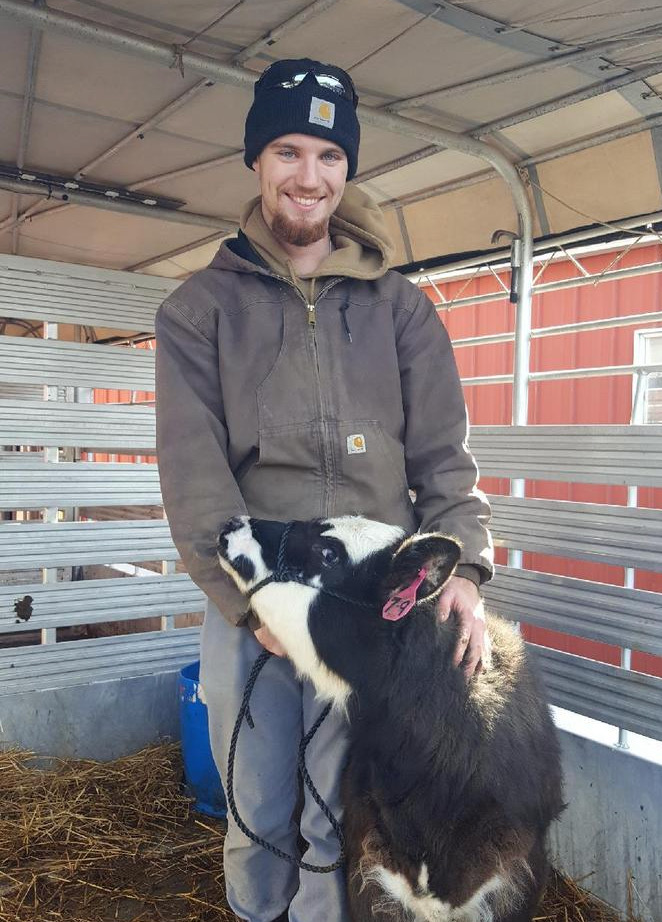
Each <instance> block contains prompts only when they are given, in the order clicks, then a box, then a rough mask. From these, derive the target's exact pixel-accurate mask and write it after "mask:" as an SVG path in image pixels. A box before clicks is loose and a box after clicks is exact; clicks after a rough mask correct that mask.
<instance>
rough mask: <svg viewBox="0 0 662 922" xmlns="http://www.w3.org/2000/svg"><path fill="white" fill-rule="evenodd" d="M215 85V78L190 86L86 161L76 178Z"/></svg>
mask: <svg viewBox="0 0 662 922" xmlns="http://www.w3.org/2000/svg"><path fill="white" fill-rule="evenodd" d="M212 86H214V81H213V80H209V79H206V80H199V81H198V82H197V83H196V84H194V86H192V87H189V89H188V90H186V91H185V92H184V93H182V94H181V95H180V96H178V97H177V98H176V99H173V100H172V102H169V103H168V104H167V105H166V106H163V108H161V109H159V111H158V112H155V113H154V115H152V116H151V117H150V118H148V119H147V121H145V122H143V123H142V124H141V125H138V126H137V127H136V128H134V129H133V130H132V131H130V132H129V134H127V135H125V136H124V137H123V138H122V139H121V140H120V141H117V143H115V144H113V145H112V147H109V148H108V149H107V150H105V151H103V153H101V154H99V155H98V156H96V157H95V158H94V159H93V160H90V161H89V163H86V164H85V166H82V167H80V169H78V170H76V172H75V173H74V178H75V179H82V178H83V176H87V175H88V173H91V172H92V170H94V169H95V168H96V167H98V166H99V164H101V163H105V161H106V160H108V159H110V157H112V156H114V155H115V154H116V153H118V152H119V151H120V150H122V149H123V148H124V147H126V145H127V144H130V143H131V141H136V140H138V139H140V140H142V136H143V135H144V134H145V132H146V131H149V130H150V129H151V128H155V127H156V126H157V125H159V124H160V123H161V122H162V121H164V119H166V118H168V117H169V116H170V115H172V114H173V113H175V112H177V111H178V110H179V109H181V108H182V106H185V105H186V104H187V103H189V102H190V101H191V99H193V98H194V97H195V96H197V95H198V94H199V93H201V92H202V90H206V89H209V87H212Z"/></svg>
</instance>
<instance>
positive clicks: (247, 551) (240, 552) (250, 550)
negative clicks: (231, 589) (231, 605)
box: [218, 516, 269, 592]
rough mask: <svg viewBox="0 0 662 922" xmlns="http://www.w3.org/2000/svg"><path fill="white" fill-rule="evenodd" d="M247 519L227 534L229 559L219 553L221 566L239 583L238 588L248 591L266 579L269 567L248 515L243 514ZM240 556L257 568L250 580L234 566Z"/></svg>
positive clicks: (227, 554) (241, 590)
mask: <svg viewBox="0 0 662 922" xmlns="http://www.w3.org/2000/svg"><path fill="white" fill-rule="evenodd" d="M242 518H245V519H246V521H245V522H244V524H243V525H242V526H241V527H240V528H237V529H236V530H235V531H231V532H230V533H229V534H228V535H226V536H225V540H226V542H227V548H228V549H227V553H226V556H227V560H224V559H223V556H221V555H219V557H218V559H219V563H220V564H221V567H222V568H223V569H224V570H225V572H226V573H228V574H229V575H230V576H231V577H232V579H233V580H234V581H235V583H236V584H237V588H238V589H239V591H240V592H246V591H247V590H248V589H250V588H251V586H255V585H256V583H259V582H260V580H261V579H264V578H265V576H268V574H269V570H268V569H267V566H266V564H265V563H264V560H263V558H262V548H261V547H260V545H259V543H258V542H257V541H256V540H255V538H254V537H253V531H252V529H251V526H250V522H249V520H248V516H242ZM239 557H246V558H247V559H248V560H250V562H251V563H252V564H253V567H254V568H255V573H254V574H253V577H252V578H251V579H249V580H245V579H242V577H241V576H240V575H239V574H238V573H237V571H236V570H235V569H234V568H233V567H232V562H233V561H236V560H237V559H238V558H239Z"/></svg>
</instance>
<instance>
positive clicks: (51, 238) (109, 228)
mask: <svg viewBox="0 0 662 922" xmlns="http://www.w3.org/2000/svg"><path fill="white" fill-rule="evenodd" d="M203 234H204V228H200V227H188V226H185V225H177V224H172V223H170V222H166V221H158V220H156V219H154V218H142V217H136V216H135V215H125V214H114V213H112V212H108V211H99V210H98V209H96V208H82V207H80V206H74V205H72V206H69V207H68V208H66V209H62V211H61V212H58V213H56V214H53V215H52V216H44V217H40V218H38V219H36V220H33V221H31V222H30V223H29V224H27V225H23V226H22V227H21V236H20V250H19V252H20V254H21V255H22V256H38V257H42V258H44V259H58V260H61V261H62V262H72V263H81V264H82V265H87V266H105V267H107V268H109V269H124V268H126V267H127V266H131V265H134V264H135V263H137V262H140V261H141V260H143V259H147V258H149V257H151V256H154V255H158V254H159V253H164V252H166V251H168V250H171V249H174V248H175V247H179V246H183V245H184V244H186V243H188V242H190V241H193V240H196V239H199V238H200V237H201V236H202V235H203Z"/></svg>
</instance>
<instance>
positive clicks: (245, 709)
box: [226, 650, 345, 874]
mask: <svg viewBox="0 0 662 922" xmlns="http://www.w3.org/2000/svg"><path fill="white" fill-rule="evenodd" d="M271 656H272V654H271V653H269V651H268V650H263V651H262V653H260V655H259V656H258V658H257V659H256V660H255V662H254V663H253V668H252V669H251V673H250V675H249V677H248V681H247V682H246V687H245V688H244V696H243V698H242V702H241V707H240V708H239V713H238V715H237V720H236V722H235V725H234V730H233V731H232V739H231V740H230V751H229V753H228V775H227V792H226V793H227V799H228V807H229V808H230V813H231V814H232V818H233V819H234V821H235V823H236V824H237V826H238V827H239V829H241V831H242V832H243V834H244V835H245V836H248V838H249V839H251V840H252V841H253V842H255V843H257V844H258V845H261V846H262V848H264V849H266V850H267V851H268V852H271V853H272V854H273V855H276V856H277V857H278V858H282V859H283V861H287V862H289V863H290V864H294V865H296V866H297V867H298V868H301V870H303V871H313V872H315V873H317V874H328V873H329V872H330V871H336V870H337V869H338V868H340V867H342V865H343V864H344V861H345V836H344V835H343V831H342V828H341V826H340V823H339V822H338V820H337V819H336V818H335V816H334V815H333V813H332V812H331V810H330V809H329V807H328V806H327V804H326V803H325V801H324V800H323V799H322V796H321V794H320V793H319V791H318V790H317V788H316V787H315V785H314V784H313V780H312V778H311V777H310V775H309V774H308V769H307V768H306V749H307V748H308V744H309V743H310V741H311V740H312V738H313V737H314V736H315V734H316V733H317V731H318V730H319V728H320V727H321V726H322V723H323V722H324V720H325V719H326V717H327V715H328V713H329V711H330V710H331V705H330V704H327V705H326V707H325V708H324V710H323V711H322V713H321V714H320V715H319V717H318V718H317V720H316V721H315V723H314V724H313V725H312V727H311V728H310V730H309V731H308V732H307V733H306V735H305V736H304V737H303V738H302V740H301V742H300V744H299V753H298V755H297V767H298V769H299V774H300V775H301V778H302V780H303V783H304V784H305V785H306V787H307V788H308V790H309V791H310V794H311V796H312V798H313V800H314V801H315V803H316V804H317V806H318V807H319V808H320V810H321V811H322V813H323V814H324V816H325V817H326V818H327V820H328V821H329V823H330V824H331V826H332V827H333V831H334V832H335V834H336V836H337V837H338V843H339V845H340V855H339V856H338V858H337V859H336V861H334V862H333V864H309V863H308V862H307V861H302V860H301V859H300V858H296V857H295V856H294V855H288V854H287V852H284V851H282V850H281V849H280V848H277V847H276V846H275V845H272V844H271V842H267V841H266V839H262V838H261V837H260V836H258V835H256V833H254V832H253V830H252V829H249V828H248V826H247V825H246V823H244V821H243V820H242V818H241V817H240V816H239V811H238V810H237V804H236V802H235V799H234V759H235V752H236V749H237V741H238V740H239V731H240V730H241V726H242V724H243V722H244V719H245V720H246V723H247V724H248V726H249V727H250V728H251V729H253V727H254V726H255V724H254V723H253V718H252V716H251V712H250V707H249V705H250V700H251V694H252V692H253V687H254V685H255V682H256V680H257V677H258V675H259V674H260V672H261V670H262V667H263V666H264V664H265V663H266V662H267V660H268V659H270V658H271Z"/></svg>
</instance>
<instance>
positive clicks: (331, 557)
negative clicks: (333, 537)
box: [313, 544, 340, 567]
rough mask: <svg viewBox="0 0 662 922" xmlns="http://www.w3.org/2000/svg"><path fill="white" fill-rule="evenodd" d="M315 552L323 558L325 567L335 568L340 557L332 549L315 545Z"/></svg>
mask: <svg viewBox="0 0 662 922" xmlns="http://www.w3.org/2000/svg"><path fill="white" fill-rule="evenodd" d="M313 551H314V552H315V553H316V554H317V556H318V557H320V558H321V561H322V566H323V567H335V565H336V564H337V563H338V561H339V560H340V557H338V555H337V554H336V552H335V551H334V550H332V549H331V548H330V547H323V546H322V545H321V544H314V545H313Z"/></svg>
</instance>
